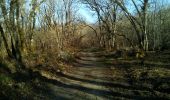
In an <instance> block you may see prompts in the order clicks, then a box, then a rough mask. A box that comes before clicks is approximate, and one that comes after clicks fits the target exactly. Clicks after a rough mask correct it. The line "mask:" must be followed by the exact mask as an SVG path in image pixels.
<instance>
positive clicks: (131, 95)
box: [46, 51, 168, 100]
mask: <svg viewBox="0 0 170 100" xmlns="http://www.w3.org/2000/svg"><path fill="white" fill-rule="evenodd" d="M107 61H109V58H106V57H105V56H104V55H103V53H102V52H88V51H86V52H79V54H78V57H77V58H76V61H75V62H74V63H73V67H72V68H71V69H70V70H69V72H66V73H64V74H61V75H56V76H55V77H53V78H52V79H48V80H46V82H47V83H48V87H50V90H52V91H51V93H50V94H49V95H53V96H52V97H51V98H52V100H61V99H62V100H115V99H116V100H122V99H126V100H129V99H159V97H158V96H159V95H164V93H161V92H158V91H154V90H152V89H151V88H150V85H151V84H148V85H147V84H146V83H145V84H143V83H141V82H139V83H137V82H136V81H134V80H133V79H131V73H130V72H128V70H127V69H128V67H127V66H126V65H124V64H123V67H122V66H119V64H116V60H115V62H114V60H113V61H112V62H113V63H112V64H108V63H107ZM126 67H127V68H126ZM143 85H146V86H143ZM147 86H148V87H147ZM157 93H158V94H157ZM167 95H168V94H167ZM164 96H165V95H164ZM161 98H162V97H160V99H161Z"/></svg>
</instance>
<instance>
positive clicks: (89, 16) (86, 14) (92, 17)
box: [79, 0, 170, 23]
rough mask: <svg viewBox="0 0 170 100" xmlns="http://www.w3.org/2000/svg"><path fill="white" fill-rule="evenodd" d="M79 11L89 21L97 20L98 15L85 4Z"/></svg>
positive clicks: (165, 1)
mask: <svg viewBox="0 0 170 100" xmlns="http://www.w3.org/2000/svg"><path fill="white" fill-rule="evenodd" d="M162 1H163V2H164V3H166V4H167V5H169V4H170V0H160V1H159V2H160V3H161V2H162ZM130 9H133V8H132V6H131V7H130ZM132 12H133V11H132ZM79 13H80V14H81V16H82V17H84V18H85V20H86V21H87V22H88V23H95V22H96V21H97V17H96V16H95V15H94V12H92V11H91V10H90V9H88V8H87V7H86V6H85V5H81V6H80V9H79Z"/></svg>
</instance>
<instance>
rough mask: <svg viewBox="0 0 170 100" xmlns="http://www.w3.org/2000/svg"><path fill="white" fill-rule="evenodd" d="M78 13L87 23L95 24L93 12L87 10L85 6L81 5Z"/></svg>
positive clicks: (95, 19)
mask: <svg viewBox="0 0 170 100" xmlns="http://www.w3.org/2000/svg"><path fill="white" fill-rule="evenodd" d="M78 12H79V13H80V14H81V16H82V17H83V18H85V20H86V21H87V22H88V23H95V22H96V21H97V18H96V16H95V15H94V12H92V11H91V10H90V9H88V8H87V7H86V6H85V5H81V7H80V9H79V11H78Z"/></svg>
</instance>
